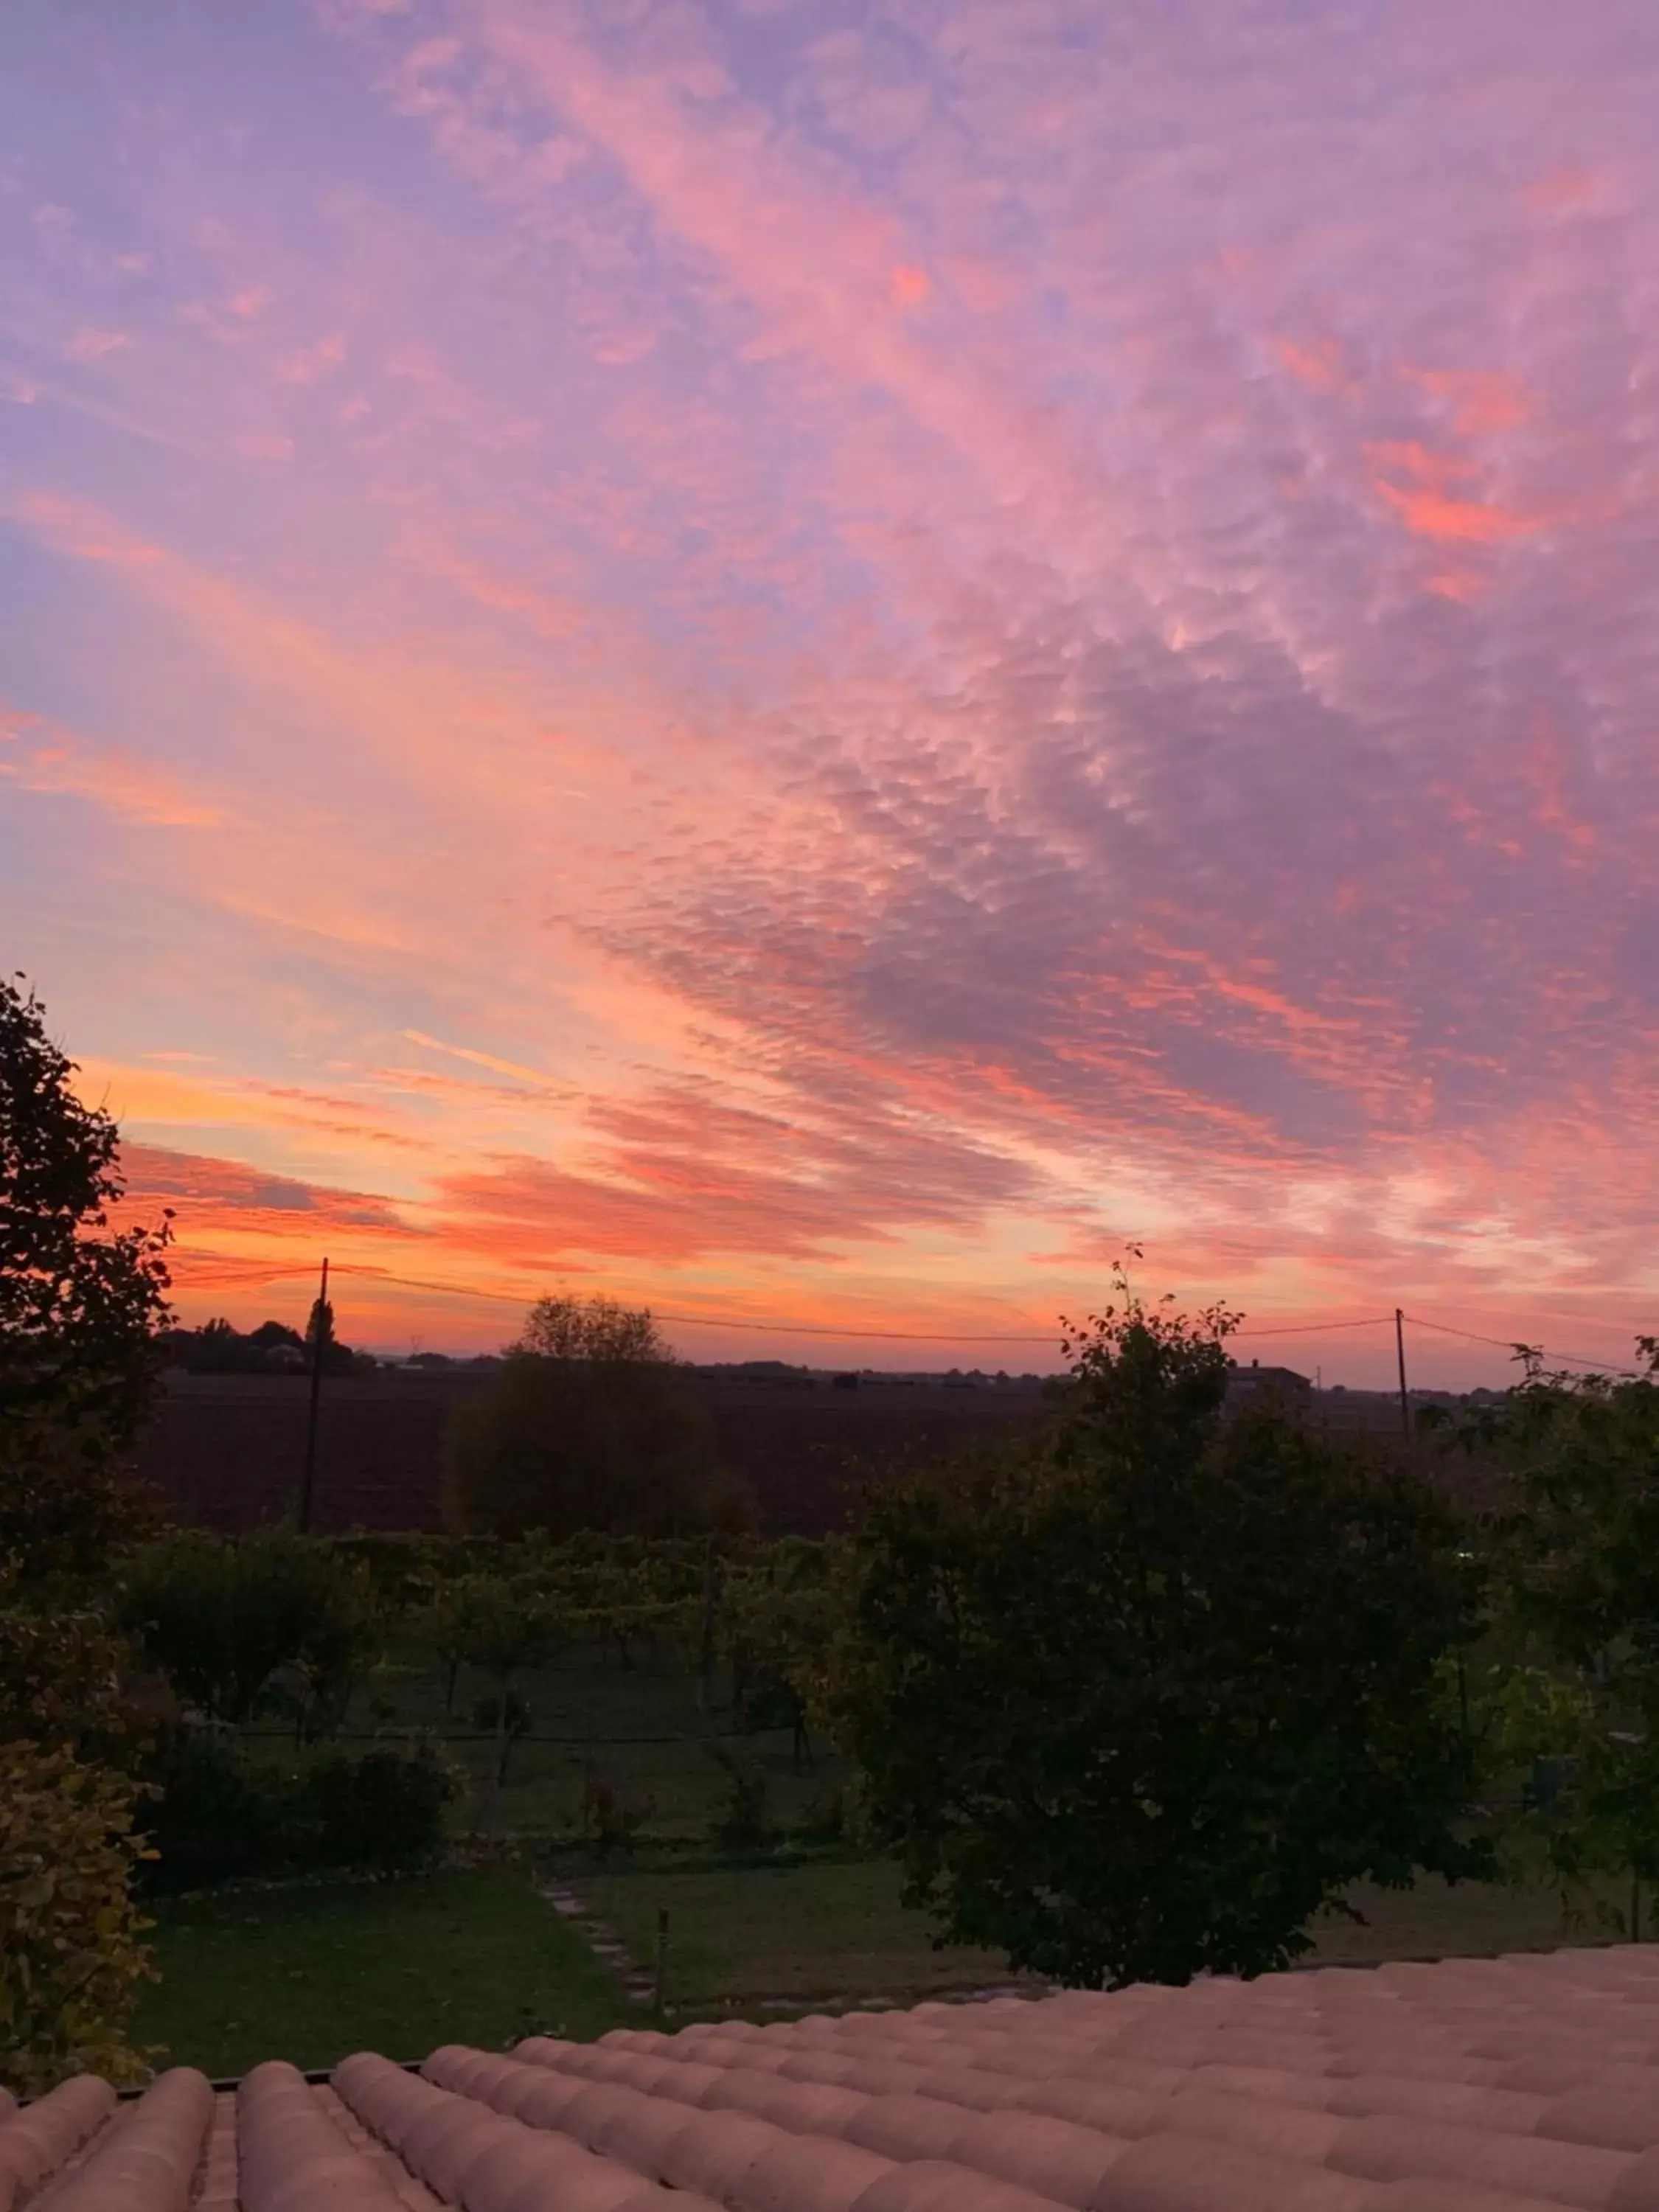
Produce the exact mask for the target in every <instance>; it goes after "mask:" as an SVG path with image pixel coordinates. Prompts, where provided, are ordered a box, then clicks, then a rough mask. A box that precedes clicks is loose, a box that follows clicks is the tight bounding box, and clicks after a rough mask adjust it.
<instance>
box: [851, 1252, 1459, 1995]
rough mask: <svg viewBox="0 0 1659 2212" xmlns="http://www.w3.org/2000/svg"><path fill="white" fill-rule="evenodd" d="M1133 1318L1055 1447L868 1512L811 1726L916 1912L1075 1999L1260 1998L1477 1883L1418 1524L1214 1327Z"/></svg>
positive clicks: (890, 1495)
mask: <svg viewBox="0 0 1659 2212" xmlns="http://www.w3.org/2000/svg"><path fill="white" fill-rule="evenodd" d="M1119 1284H1120V1290H1121V1301H1120V1302H1119V1303H1118V1304H1115V1305H1114V1306H1112V1307H1109V1308H1108V1309H1107V1310H1106V1312H1105V1314H1104V1315H1103V1316H1100V1317H1098V1318H1097V1319H1096V1320H1095V1321H1093V1322H1091V1324H1090V1325H1089V1326H1088V1328H1085V1329H1083V1330H1079V1331H1078V1332H1076V1333H1075V1334H1074V1335H1073V1338H1072V1340H1071V1342H1070V1349H1071V1351H1072V1354H1073V1367H1072V1374H1071V1380H1070V1384H1069V1387H1068V1388H1067V1389H1066V1391H1065V1392H1064V1393H1062V1394H1061V1397H1060V1405H1059V1409H1058V1412H1057V1417H1056V1422H1055V1425H1054V1430H1053V1431H1052V1433H1051V1434H1050V1435H1049V1436H1048V1437H1046V1438H1044V1439H1042V1440H1039V1441H1036V1442H1034V1443H1024V1444H1021V1445H1019V1446H1015V1447H1009V1448H1004V1449H1002V1450H1000V1452H997V1453H995V1454H994V1455H991V1456H989V1457H987V1459H986V1460H984V1461H983V1462H981V1463H980V1464H979V1465H978V1466H977V1467H976V1468H972V1469H969V1470H961V1469H958V1470H957V1471H955V1472H954V1473H952V1474H951V1475H950V1476H949V1477H948V1478H947V1479H945V1480H939V1479H926V1478H924V1479H922V1480H915V1481H912V1482H909V1483H907V1484H905V1485H902V1486H897V1487H895V1488H892V1489H890V1490H888V1491H886V1492H878V1493H876V1494H875V1495H874V1497H873V1498H872V1501H871V1504H870V1507H869V1511H868V1516H867V1518H866V1523H865V1525H864V1527H863V1528H862V1530H861V1532H860V1534H859V1535H858V1536H857V1538H856V1539H855V1541H854V1545H853V1547H852V1561H851V1569H850V1573H851V1584H850V1589H849V1612H848V1625H847V1626H846V1627H845V1629H844V1630H843V1632H842V1636H841V1638H840V1641H839V1643H838V1644H837V1646H836V1649H835V1650H833V1651H832V1652H831V1654H830V1655H829V1660H828V1662H827V1665H826V1670H825V1671H826V1686H825V1689H824V1692H823V1705H824V1706H825V1708H826V1710H827V1712H828V1716H829V1719H830V1721H831V1723H832V1725H833V1726H834V1728H835V1729H836V1733H837V1735H838V1736H839V1737H840V1739H841V1741H842V1743H843V1745H844V1746H845V1747H847V1748H848V1750H850V1751H851V1752H852V1753H854V1756H855V1757H856V1759H857V1760H858V1762H859V1765H860V1768H861V1770H862V1775H863V1788H864V1791H865V1796H866V1806H867V1810H868V1813H869V1815H870V1817H871V1818H872V1821H873V1823H874V1825H875V1827H876V1829H877V1832H878V1833H881V1834H883V1835H884V1836H885V1837H886V1838H888V1839H889V1840H890V1842H891V1843H893V1844H895V1845H896V1846H897V1847H898V1849H899V1850H901V1852H902V1857H903V1860H904V1863H905V1868H906V1873H907V1878H908V1889H907V1894H908V1898H909V1900H910V1901H911V1902H912V1903H915V1904H919V1905H927V1906H930V1907H932V1908H933V1909H934V1910H935V1911H938V1912H939V1913H940V1914H941V1915H942V1917H943V1922H944V1927H945V1934H946V1936H947V1937H948V1938H949V1939H950V1940H952V1941H957V1942H973V1943H981V1944H986V1945H989V1946H992V1947H994V1948H1000V1949H1002V1950H1004V1951H1006V1953H1007V1954H1008V1956H1009V1958H1010V1960H1011V1962H1012V1964H1013V1965H1014V1966H1017V1967H1024V1968H1030V1969H1032V1970H1035V1971H1036V1972H1042V1973H1046V1974H1049V1975H1053V1976H1054V1977H1056V1978H1059V1979H1061V1980H1063V1981H1066V1982H1068V1983H1074V1984H1084V1985H1086V1986H1091V1987H1099V1986H1102V1985H1109V1986H1121V1985H1123V1984H1127V1983H1130V1982H1133V1981H1139V1980H1148V1981H1162V1982H1176V1983H1179V1982H1184V1981H1187V1980H1188V1979H1189V1978H1191V1977H1192V1976H1193V1975H1194V1974H1195V1973H1198V1972H1203V1971H1210V1972H1223V1973H1244V1974H1254V1973H1257V1972H1262V1971H1263V1970H1265V1969H1267V1968H1269V1967H1273V1966H1279V1965H1282V1964H1284V1963H1285V1961H1287V1960H1289V1959H1290V1958H1291V1957H1292V1956H1294V1955H1295V1954H1297V1953H1298V1952H1299V1951H1301V1950H1303V1949H1304V1948H1307V1944H1308V1942H1309V1940H1310V1939H1309V1937H1308V1936H1307V1935H1306V1933H1305V1929H1306V1926H1307V1923H1308V1922H1309V1920H1310V1918H1311V1917H1313V1916H1314V1914H1315V1913H1316V1912H1317V1911H1319V1910H1320V1908H1321V1907H1322V1906H1324V1905H1328V1904H1331V1903H1334V1902H1335V1901H1336V1900H1338V1899H1340V1897H1341V1896H1342V1893H1344V1892H1345V1891H1346V1888H1347V1887H1349V1886H1350V1885H1351V1884H1352V1882H1354V1881H1358V1880H1361V1879H1369V1880H1370V1881H1376V1882H1379V1883H1383V1884H1391V1885H1403V1884H1405V1883H1407V1882H1408V1881H1410V1880H1411V1878H1412V1876H1413V1872H1414V1870H1415V1869H1419V1868H1421V1869H1432V1870H1434V1871H1436V1872H1437V1873H1439V1874H1442V1875H1446V1876H1447V1877H1449V1878H1451V1879H1456V1878H1457V1877H1459V1876H1461V1875H1467V1874H1476V1873H1480V1872H1484V1871H1486V1870H1487V1867H1488V1853H1487V1851H1486V1847H1485V1846H1484V1845H1482V1844H1471V1843H1468V1842H1465V1841H1463V1840H1461V1839H1460V1836H1459V1834H1458V1832H1457V1827H1456V1823H1457V1821H1458V1817H1459V1815H1460V1813H1461V1812H1462V1807H1463V1802H1464V1799H1465V1797H1466V1796H1467V1795H1468V1758H1467V1755H1466V1753H1465V1749H1464V1746H1463V1743H1462V1737H1461V1735H1460V1732H1459V1729H1458V1725H1457V1721H1456V1716H1455V1712H1454V1711H1452V1710H1451V1709H1450V1705H1451V1701H1449V1700H1447V1699H1445V1698H1444V1696H1443V1692H1442V1688H1441V1678H1442V1673H1443V1660H1444V1657H1445V1655H1446V1654H1447V1653H1448V1651H1449V1650H1452V1649H1454V1648H1455V1647H1456V1646H1458V1644H1460V1643H1461V1641H1462V1640H1464V1639H1466V1638H1468V1637H1469V1636H1470V1635H1471V1634H1472V1633H1473V1632H1474V1625H1475V1595H1476V1594H1475V1589H1474V1584H1473V1582H1472V1579H1471V1572H1470V1570H1469V1568H1468V1563H1467V1562H1465V1561H1464V1560H1462V1559H1461V1558H1460V1557H1459V1555H1458V1549H1457V1543H1456V1536H1455V1529H1454V1528H1453V1527H1452V1525H1451V1524H1450V1522H1449V1521H1448V1519H1447V1517H1446V1516H1444V1514H1443V1512H1442V1511H1441V1510H1440V1508H1439V1507H1438V1506H1437V1504H1436V1502H1435V1500H1434V1499H1433V1498H1432V1496H1431V1494H1430V1493H1429V1492H1427V1491H1426V1490H1425V1489H1424V1488H1422V1487H1420V1486H1416V1485H1415V1484H1413V1483H1412V1482H1411V1481H1409V1480H1407V1479H1405V1478H1403V1477H1401V1476H1400V1475H1399V1474H1393V1473H1389V1472H1386V1471H1377V1470H1374V1469H1373V1468H1371V1467H1370V1465H1368V1464H1367V1463H1366V1462H1364V1461H1363V1460H1361V1459H1360V1458H1358V1456H1355V1455H1352V1454H1351V1453H1350V1452H1348V1451H1346V1450H1344V1449H1340V1448H1339V1447H1338V1446H1337V1445H1336V1444H1335V1443H1334V1442H1333V1441H1332V1440H1331V1439H1329V1438H1328V1437H1325V1436H1323V1435H1322V1434H1320V1433H1318V1432H1316V1431H1310V1430H1309V1429H1307V1428H1305V1427H1304V1426H1302V1425H1298V1424H1297V1422H1296V1421H1295V1420H1294V1419H1291V1417H1290V1416H1289V1415H1288V1413H1286V1412H1285V1410H1284V1409H1282V1408H1279V1407H1264V1408H1261V1409H1258V1410H1252V1411H1249V1412H1247V1413H1244V1414H1243V1415H1240V1416H1238V1417H1237V1418H1233V1419H1224V1418H1223V1401H1224V1398H1225V1389H1226V1376H1227V1359H1226V1352H1225V1337H1226V1335H1227V1334H1228V1333H1229V1332H1230V1331H1231V1328H1232V1326H1233V1325H1234V1317H1233V1316H1231V1315H1229V1314H1227V1313H1225V1311H1223V1310H1212V1311H1210V1312H1208V1313H1206V1314H1203V1315H1200V1316H1197V1317H1196V1319H1195V1320H1190V1321H1189V1320H1188V1319H1187V1318H1186V1317H1184V1316H1179V1315H1176V1314H1173V1313H1171V1312H1170V1311H1169V1310H1168V1309H1167V1306H1165V1307H1158V1308H1151V1309H1149V1308H1147V1307H1146V1306H1144V1305H1143V1304H1141V1303H1140V1302H1139V1300H1138V1299H1137V1298H1135V1297H1133V1295H1132V1294H1131V1293H1130V1292H1129V1291H1128V1287H1127V1282H1125V1281H1124V1280H1123V1279H1122V1278H1121V1276H1120V1278H1119Z"/></svg>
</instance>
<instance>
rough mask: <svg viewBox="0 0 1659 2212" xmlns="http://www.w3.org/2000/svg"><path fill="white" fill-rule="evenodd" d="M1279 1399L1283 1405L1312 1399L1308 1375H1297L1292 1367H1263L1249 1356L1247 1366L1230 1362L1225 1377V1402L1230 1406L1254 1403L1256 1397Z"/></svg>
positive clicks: (1308, 1401) (1304, 1402) (1257, 1398)
mask: <svg viewBox="0 0 1659 2212" xmlns="http://www.w3.org/2000/svg"><path fill="white" fill-rule="evenodd" d="M1267 1397H1275V1398H1282V1399H1284V1401H1285V1403H1286V1404H1287V1405H1291V1406H1305V1405H1308V1404H1309V1403H1310V1401H1311V1400H1312V1398H1313V1382H1312V1378H1311V1377H1310V1376H1306V1375H1298V1374H1297V1371H1296V1370H1295V1368H1293V1367H1264V1366H1263V1365H1262V1364H1261V1361H1260V1360H1257V1359H1253V1360H1252V1361H1251V1362H1250V1364H1249V1366H1248V1367H1241V1366H1239V1365H1238V1364H1237V1362H1235V1363H1234V1365H1233V1371H1232V1373H1231V1375H1230V1376H1228V1377H1227V1402H1228V1404H1229V1405H1231V1406H1249V1405H1254V1404H1255V1402H1256V1401H1258V1400H1259V1399H1262V1398H1267Z"/></svg>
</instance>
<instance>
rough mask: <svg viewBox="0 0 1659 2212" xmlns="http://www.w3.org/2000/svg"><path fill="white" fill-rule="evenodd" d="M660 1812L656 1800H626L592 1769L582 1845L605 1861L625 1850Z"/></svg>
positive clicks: (585, 1800)
mask: <svg viewBox="0 0 1659 2212" xmlns="http://www.w3.org/2000/svg"><path fill="white" fill-rule="evenodd" d="M656 1810H657V1801H656V1799H655V1798H654V1797H634V1798H629V1797H624V1796H623V1794H622V1792H621V1791H620V1790H618V1789H617V1787H616V1785H615V1784H613V1783H611V1782H609V1781H607V1780H606V1778H605V1776H604V1775H602V1774H599V1773H598V1772H596V1771H595V1770H594V1769H593V1768H592V1767H591V1766H590V1767H589V1768H588V1770H587V1773H586V1778H585V1779H584V1781H583V1784H582V1820H581V1834H582V1841H583V1842H584V1843H586V1844H589V1845H591V1846H592V1849H593V1850H595V1851H597V1852H598V1853H599V1856H600V1857H602V1858H604V1857H608V1856H609V1855H610V1853H611V1852H612V1851H616V1850H626V1849H627V1848H628V1846H629V1844H631V1843H632V1842H633V1840H634V1838H635V1836H637V1835H638V1834H639V1832H640V1830H641V1828H642V1827H644V1826H645V1824H646V1822H647V1820H652V1819H653V1818H654V1816H655V1814H656Z"/></svg>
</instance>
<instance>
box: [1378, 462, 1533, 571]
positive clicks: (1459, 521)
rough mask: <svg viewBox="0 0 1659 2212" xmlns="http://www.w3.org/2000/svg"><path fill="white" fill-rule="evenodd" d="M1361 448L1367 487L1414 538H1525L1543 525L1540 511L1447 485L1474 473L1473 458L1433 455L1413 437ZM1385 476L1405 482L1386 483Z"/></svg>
mask: <svg viewBox="0 0 1659 2212" xmlns="http://www.w3.org/2000/svg"><path fill="white" fill-rule="evenodd" d="M1366 450H1367V452H1368V453H1369V455H1370V459H1371V461H1372V463H1373V465H1374V466H1375V468H1376V474H1375V475H1374V476H1373V477H1372V479H1371V482H1372V485H1373V488H1374V489H1375V490H1376V492H1377V494H1378V495H1379V496H1380V497H1382V498H1383V499H1384V500H1386V501H1388V503H1389V506H1390V507H1393V509H1394V510H1395V513H1397V514H1398V515H1399V516H1400V517H1401V520H1402V521H1403V522H1404V523H1405V525H1406V527H1407V529H1408V530H1409V531H1411V532H1413V534H1414V535H1415V536H1417V537H1419V538H1436V539H1440V540H1443V541H1449V542H1451V543H1455V544H1467V545H1499V544H1505V543H1507V542H1508V541H1509V540H1510V539H1511V538H1527V537H1530V536H1532V535H1533V534H1534V532H1536V531H1538V530H1541V528H1542V527H1543V518H1542V517H1541V516H1540V515H1536V514H1529V513H1520V512H1518V511H1516V510H1515V509H1512V508H1506V507H1498V506H1495V505H1491V504H1488V503H1487V502H1486V501H1482V500H1478V499H1469V498H1464V497H1462V496H1460V495H1458V493H1457V492H1456V491H1455V490H1454V489H1452V487H1453V486H1454V485H1457V484H1461V483H1468V482H1469V481H1470V479H1472V478H1474V477H1479V475H1480V469H1479V467H1478V465H1476V464H1475V463H1474V462H1473V461H1470V460H1467V459H1462V457H1460V456H1459V455H1456V454H1454V453H1434V452H1431V451H1430V450H1429V449H1428V448H1427V447H1423V446H1421V445H1419V444H1417V443H1416V442H1415V441H1401V442H1396V443H1392V444H1384V445H1374V446H1370V447H1367V449H1366ZM1384 471H1387V473H1384ZM1391 476H1392V477H1404V478H1406V479H1407V481H1406V482H1405V483H1395V482H1390V480H1389V479H1390V477H1391Z"/></svg>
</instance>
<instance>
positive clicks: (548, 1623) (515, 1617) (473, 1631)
mask: <svg viewBox="0 0 1659 2212" xmlns="http://www.w3.org/2000/svg"><path fill="white" fill-rule="evenodd" d="M427 1633H428V1637H429V1638H430V1639H431V1640H432V1642H433V1643H434V1644H435V1645H437V1644H441V1645H442V1647H443V1648H445V1649H447V1650H451V1651H453V1652H454V1653H455V1654H456V1655H457V1656H458V1657H459V1659H461V1660H463V1661H465V1663H466V1664H467V1665H468V1666H470V1667H476V1668H478V1669H479V1671H480V1673H482V1674H487V1675H488V1676H489V1680H490V1681H491V1682H492V1683H493V1684H494V1686H495V1706H494V1712H495V1757H494V1760H493V1762H492V1765H491V1768H490V1789H489V1796H488V1799H487V1801H486V1823H485V1824H486V1826H487V1827H489V1828H490V1829H492V1830H493V1829H494V1827H495V1821H496V1816H497V1813H498V1810H499V1805H500V1796H501V1788H502V1785H503V1784H505V1782H506V1780H507V1762H508V1760H509V1759H510V1758H511V1756H512V1750H513V1741H514V1737H515V1735H516V1734H520V1733H522V1730H515V1729H514V1728H513V1707H512V1704H511V1702H510V1699H511V1692H512V1690H513V1679H514V1677H515V1676H516V1675H518V1674H522V1673H523V1671H524V1670H525V1669H526V1668H532V1667H544V1666H545V1665H546V1664H547V1662H548V1661H549V1660H550V1659H551V1658H552V1657H553V1656H554V1654H555V1653H556V1651H557V1650H560V1649H561V1647H562V1646H563V1645H564V1644H568V1642H569V1641H570V1639H571V1637H572V1634H573V1633H574V1623H573V1621H572V1620H571V1617H570V1615H569V1613H568V1611H567V1610H566V1608H565V1607H564V1606H563V1605H562V1604H561V1602H560V1601H559V1600H558V1598H557V1597H556V1595H552V1594H551V1593H550V1592H549V1591H547V1590H546V1589H544V1588H542V1587H540V1586H539V1585H538V1583H535V1582H534V1581H532V1579H531V1578H529V1577H509V1576H507V1575H493V1574H471V1575H463V1576H462V1577H460V1578H459V1580H458V1581H456V1582H454V1583H451V1584H449V1586H448V1587H447V1589H443V1590H441V1592H440V1593H439V1595H438V1596H437V1598H436V1599H435V1601H434V1604H433V1607H432V1610H431V1613H430V1615H429V1617H428V1624H427Z"/></svg>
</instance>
